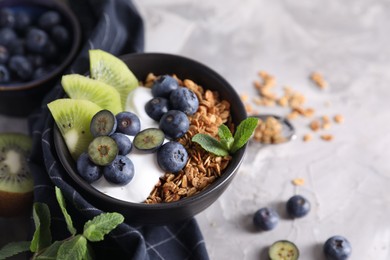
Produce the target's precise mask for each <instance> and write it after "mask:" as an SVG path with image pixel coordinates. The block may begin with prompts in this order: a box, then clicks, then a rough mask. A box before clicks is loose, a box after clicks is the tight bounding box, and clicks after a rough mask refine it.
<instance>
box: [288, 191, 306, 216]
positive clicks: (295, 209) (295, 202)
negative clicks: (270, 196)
mask: <svg viewBox="0 0 390 260" xmlns="http://www.w3.org/2000/svg"><path fill="white" fill-rule="evenodd" d="M286 209H287V213H288V214H289V215H290V217H292V218H301V217H304V216H306V215H307V214H308V213H309V211H310V202H309V201H308V200H307V199H306V198H305V197H303V196H301V195H294V196H292V197H291V198H290V199H289V200H288V201H287V204H286Z"/></svg>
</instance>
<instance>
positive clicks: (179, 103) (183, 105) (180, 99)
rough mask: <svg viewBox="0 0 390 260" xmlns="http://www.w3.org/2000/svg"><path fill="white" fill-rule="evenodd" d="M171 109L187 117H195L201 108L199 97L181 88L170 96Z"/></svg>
mask: <svg viewBox="0 0 390 260" xmlns="http://www.w3.org/2000/svg"><path fill="white" fill-rule="evenodd" d="M169 101H170V104H171V107H172V108H173V109H176V110H180V111H182V112H184V113H185V114H187V115H193V114H194V113H195V112H196V111H197V110H198V107H199V100H198V97H197V96H196V95H195V93H194V92H192V91H191V90H189V89H188V88H184V87H179V88H177V89H175V90H173V91H172V92H171V94H170V96H169Z"/></svg>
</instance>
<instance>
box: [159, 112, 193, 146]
mask: <svg viewBox="0 0 390 260" xmlns="http://www.w3.org/2000/svg"><path fill="white" fill-rule="evenodd" d="M159 126H160V129H161V130H163V131H164V133H165V135H166V136H167V137H168V138H170V139H176V138H179V137H182V136H183V135H184V134H185V133H186V132H187V131H188V129H189V128H190V121H189V120H188V117H187V115H186V114H184V113H183V112H181V111H180V110H169V111H168V112H167V113H165V114H164V115H163V116H162V117H161V119H160V122H159Z"/></svg>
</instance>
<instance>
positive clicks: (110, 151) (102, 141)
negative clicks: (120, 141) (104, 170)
mask: <svg viewBox="0 0 390 260" xmlns="http://www.w3.org/2000/svg"><path fill="white" fill-rule="evenodd" d="M118 151H119V149H118V145H117V144H116V142H115V140H114V139H112V138H111V137H109V136H98V137H95V138H94V139H93V141H92V142H91V143H90V144H89V146H88V156H89V158H90V159H91V161H92V162H93V163H94V164H96V165H100V166H105V165H109V164H110V163H112V162H113V161H114V159H115V157H116V156H117V155H118Z"/></svg>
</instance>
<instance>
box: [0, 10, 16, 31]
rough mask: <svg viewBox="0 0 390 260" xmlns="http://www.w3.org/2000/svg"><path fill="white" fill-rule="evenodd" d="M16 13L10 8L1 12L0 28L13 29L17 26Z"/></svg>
mask: <svg viewBox="0 0 390 260" xmlns="http://www.w3.org/2000/svg"><path fill="white" fill-rule="evenodd" d="M15 20H16V17H15V13H14V12H13V11H12V10H11V9H10V8H3V9H1V10H0V27H9V28H12V27H14V25H15V22H16V21H15Z"/></svg>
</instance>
